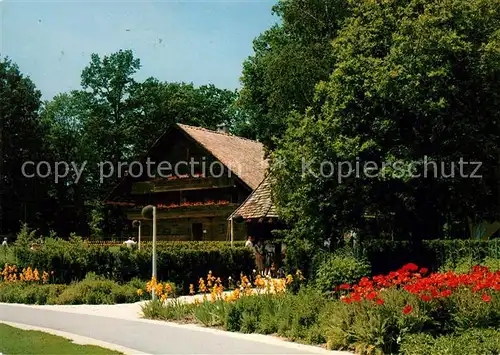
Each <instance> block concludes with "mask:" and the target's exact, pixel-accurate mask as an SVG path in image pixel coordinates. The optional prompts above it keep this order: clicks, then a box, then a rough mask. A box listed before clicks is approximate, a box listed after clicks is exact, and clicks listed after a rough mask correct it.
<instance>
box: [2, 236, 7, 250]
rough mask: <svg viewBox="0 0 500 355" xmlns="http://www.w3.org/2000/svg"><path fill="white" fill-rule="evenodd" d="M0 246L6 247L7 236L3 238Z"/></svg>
mask: <svg viewBox="0 0 500 355" xmlns="http://www.w3.org/2000/svg"><path fill="white" fill-rule="evenodd" d="M2 247H3V248H7V237H5V238H3V242H2Z"/></svg>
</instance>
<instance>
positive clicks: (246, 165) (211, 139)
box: [178, 124, 267, 189]
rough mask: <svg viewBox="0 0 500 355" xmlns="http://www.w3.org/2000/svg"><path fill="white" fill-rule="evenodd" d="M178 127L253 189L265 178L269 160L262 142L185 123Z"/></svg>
mask: <svg viewBox="0 0 500 355" xmlns="http://www.w3.org/2000/svg"><path fill="white" fill-rule="evenodd" d="M178 127H179V128H180V129H182V130H183V131H184V132H185V133H186V134H188V135H189V136H190V137H191V138H193V139H194V140H195V141H197V142H198V143H199V144H200V145H202V146H203V147H204V148H205V149H206V150H208V151H209V152H210V153H211V154H213V156H214V157H215V158H217V160H219V161H220V162H221V163H222V164H224V165H225V166H226V167H228V168H229V169H231V171H232V172H233V173H234V174H236V175H237V176H238V177H239V178H240V179H241V180H242V181H243V182H245V183H246V184H247V185H248V186H249V187H251V188H252V189H256V188H257V186H259V184H260V183H261V182H262V180H263V179H264V176H265V173H266V169H267V160H265V159H264V146H263V144H262V143H260V142H257V141H253V140H251V139H247V138H242V137H238V136H233V135H230V134H227V133H223V132H216V131H211V130H208V129H205V128H200V127H194V126H187V125H184V124H178Z"/></svg>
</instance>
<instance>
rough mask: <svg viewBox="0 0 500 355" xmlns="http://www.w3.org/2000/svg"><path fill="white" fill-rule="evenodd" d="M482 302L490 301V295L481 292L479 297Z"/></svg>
mask: <svg viewBox="0 0 500 355" xmlns="http://www.w3.org/2000/svg"><path fill="white" fill-rule="evenodd" d="M481 298H482V299H483V301H484V302H489V301H491V296H488V295H487V294H486V293H483V296H482V297H481Z"/></svg>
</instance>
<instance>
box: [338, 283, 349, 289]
mask: <svg viewBox="0 0 500 355" xmlns="http://www.w3.org/2000/svg"><path fill="white" fill-rule="evenodd" d="M350 288H351V285H349V284H342V285H340V289H341V290H348V289H350Z"/></svg>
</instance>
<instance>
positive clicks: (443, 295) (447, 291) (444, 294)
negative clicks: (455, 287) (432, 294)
mask: <svg viewBox="0 0 500 355" xmlns="http://www.w3.org/2000/svg"><path fill="white" fill-rule="evenodd" d="M440 296H441V297H448V296H451V291H450V290H444V291H442V292H441V295H440Z"/></svg>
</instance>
